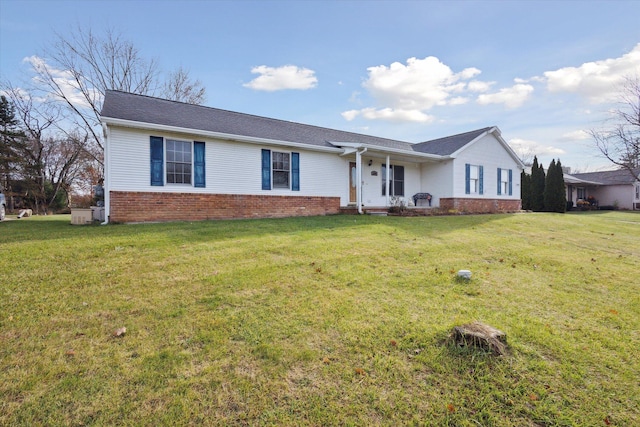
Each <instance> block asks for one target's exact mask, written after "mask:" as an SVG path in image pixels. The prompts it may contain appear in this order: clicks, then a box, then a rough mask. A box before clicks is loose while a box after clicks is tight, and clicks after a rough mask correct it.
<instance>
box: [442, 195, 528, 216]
mask: <svg viewBox="0 0 640 427" xmlns="http://www.w3.org/2000/svg"><path fill="white" fill-rule="evenodd" d="M520 208H521V201H520V200H504V199H462V198H457V199H456V198H441V199H440V209H442V210H444V211H449V210H456V211H459V212H466V213H497V212H517V211H519V210H520Z"/></svg>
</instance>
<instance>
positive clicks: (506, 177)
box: [498, 168, 513, 196]
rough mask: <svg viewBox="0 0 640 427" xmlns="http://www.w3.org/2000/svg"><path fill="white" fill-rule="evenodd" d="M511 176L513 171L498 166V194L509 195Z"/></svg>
mask: <svg viewBox="0 0 640 427" xmlns="http://www.w3.org/2000/svg"><path fill="white" fill-rule="evenodd" d="M512 176H513V173H512V172H511V169H500V168H498V195H505V196H506V195H509V196H511V189H512V184H511V179H512Z"/></svg>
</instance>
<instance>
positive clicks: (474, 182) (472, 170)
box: [469, 165, 480, 194]
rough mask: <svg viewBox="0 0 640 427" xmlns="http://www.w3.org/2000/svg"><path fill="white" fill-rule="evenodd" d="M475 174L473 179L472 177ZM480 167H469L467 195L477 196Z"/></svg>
mask: <svg viewBox="0 0 640 427" xmlns="http://www.w3.org/2000/svg"><path fill="white" fill-rule="evenodd" d="M474 174H475V177H474ZM479 185H480V166H479V165H469V194H478V192H479V191H480V189H479Z"/></svg>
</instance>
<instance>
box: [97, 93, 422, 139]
mask: <svg viewBox="0 0 640 427" xmlns="http://www.w3.org/2000/svg"><path fill="white" fill-rule="evenodd" d="M107 92H118V93H121V94H124V95H131V96H138V97H144V98H149V99H153V100H157V101H164V102H170V103H173V104H179V105H184V106H191V107H196V108H203V109H208V110H216V111H221V112H224V113H229V114H234V115H238V116H244V117H253V118H256V119H260V120H269V121H273V122H280V123H289V124H293V125H298V126H307V127H310V128H314V129H322V130H332V131H336V132H343V133H348V134H351V135H357V136H362V137H369V138H375V139H378V140H386V141H389V142H395V143H398V142H399V143H403V144H409V145H414V143H412V142H409V141H404V140H401V139H393V138H386V137H381V136H375V135H370V134H365V133H359V132H352V131H348V130H340V129H334V128H328V127H325V126H318V125H312V124H308V123H301V122H295V121H292V120H284V119H277V118H275V117H267V116H259V115H257V114H251V113H241V112H239V111H233V110H227V109H224V108H218V107H211V106H208V105H201V104H190V103H188V102H182V101H175V100H172V99H166V98H160V97H157V96H151V95H142V94H138V93H132V92H126V91H122V90H115V89H108V90H107ZM327 142H328V141H327ZM334 142H342V141H334Z"/></svg>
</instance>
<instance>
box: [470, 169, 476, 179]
mask: <svg viewBox="0 0 640 427" xmlns="http://www.w3.org/2000/svg"><path fill="white" fill-rule="evenodd" d="M469 173H470V175H469V176H470V177H471V179H478V166H471V167H470V168H469Z"/></svg>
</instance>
